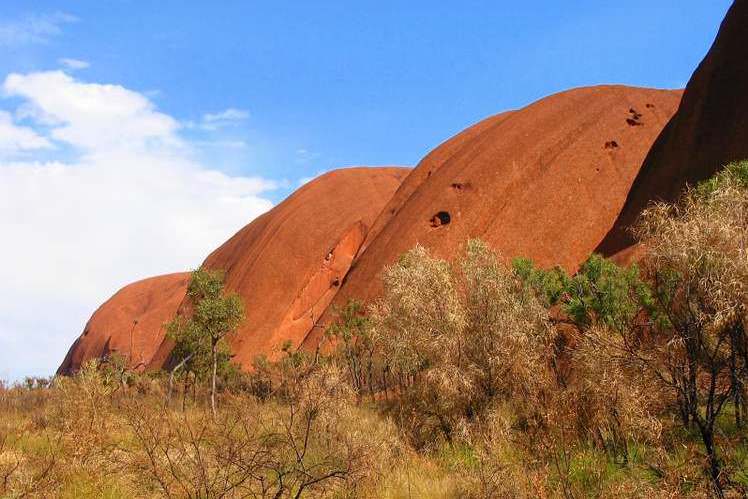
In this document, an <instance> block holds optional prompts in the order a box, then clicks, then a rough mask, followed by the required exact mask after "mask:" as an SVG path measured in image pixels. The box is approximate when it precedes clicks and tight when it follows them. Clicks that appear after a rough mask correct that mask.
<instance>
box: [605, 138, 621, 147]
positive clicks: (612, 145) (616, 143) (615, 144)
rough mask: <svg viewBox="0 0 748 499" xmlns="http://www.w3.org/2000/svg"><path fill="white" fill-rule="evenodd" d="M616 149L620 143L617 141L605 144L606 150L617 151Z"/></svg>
mask: <svg viewBox="0 0 748 499" xmlns="http://www.w3.org/2000/svg"><path fill="white" fill-rule="evenodd" d="M616 147H618V142H616V141H615V140H610V141H608V142H606V143H605V149H615V148H616Z"/></svg>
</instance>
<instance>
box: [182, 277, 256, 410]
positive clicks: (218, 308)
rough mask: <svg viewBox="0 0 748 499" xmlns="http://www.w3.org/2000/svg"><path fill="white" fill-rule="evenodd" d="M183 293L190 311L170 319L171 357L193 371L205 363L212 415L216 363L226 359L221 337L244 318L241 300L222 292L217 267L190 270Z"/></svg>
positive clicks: (229, 332)
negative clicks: (188, 303)
mask: <svg viewBox="0 0 748 499" xmlns="http://www.w3.org/2000/svg"><path fill="white" fill-rule="evenodd" d="M187 297H188V299H189V302H190V305H191V308H192V314H191V315H190V316H189V317H188V318H184V317H177V318H176V319H174V321H172V322H171V323H170V324H169V326H168V331H169V334H170V336H171V337H172V338H173V339H174V341H175V349H174V354H175V355H177V356H176V357H175V358H180V359H181V361H180V364H178V366H179V365H186V364H190V365H191V367H192V369H195V370H196V372H197V370H204V369H205V367H206V364H207V365H208V366H209V370H210V373H211V374H210V376H211V388H210V406H211V410H212V412H213V417H214V418H215V417H216V379H217V377H218V367H219V363H220V361H221V360H224V362H226V363H228V354H227V348H226V347H225V345H224V339H225V338H226V336H227V335H229V334H231V333H232V332H234V331H235V330H236V328H237V327H238V326H239V324H240V323H241V322H242V320H243V319H244V304H243V303H242V300H241V298H240V297H239V295H237V294H236V293H230V294H226V293H225V292H224V288H223V273H222V272H221V271H216V270H214V271H211V270H207V269H203V268H199V269H197V270H196V271H194V272H193V273H192V279H191V280H190V284H189V287H188V288H187Z"/></svg>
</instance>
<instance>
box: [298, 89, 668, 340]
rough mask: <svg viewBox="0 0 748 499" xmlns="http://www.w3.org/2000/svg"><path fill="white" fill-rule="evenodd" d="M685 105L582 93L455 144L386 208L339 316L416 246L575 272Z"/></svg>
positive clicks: (651, 95) (477, 130)
mask: <svg viewBox="0 0 748 499" xmlns="http://www.w3.org/2000/svg"><path fill="white" fill-rule="evenodd" d="M680 96H681V93H680V91H669V90H652V89H645V88H632V87H624V86H598V87H588V88H579V89H575V90H570V91H567V92H562V93H559V94H556V95H553V96H550V97H547V98H545V99H542V100H540V101H538V102H535V103H533V104H531V105H529V106H527V107H525V108H523V109H521V110H518V111H513V112H509V113H504V114H500V115H497V116H494V117H491V118H488V119H487V120H484V121H483V122H481V123H479V124H477V125H475V126H473V127H471V128H468V129H467V130H465V131H464V132H462V133H460V134H458V135H457V136H456V137H454V138H453V139H450V140H449V141H447V142H445V143H444V144H442V145H441V146H439V147H438V148H436V149H435V150H434V151H433V152H432V153H431V154H429V155H428V156H426V158H425V159H424V160H423V161H422V162H421V163H420V164H419V165H418V166H417V167H416V168H415V170H414V171H413V172H412V173H411V174H410V175H409V176H408V178H407V179H406V180H405V182H403V185H402V186H400V188H399V189H398V191H397V193H396V194H395V196H394V197H393V198H392V199H391V200H390V202H389V203H388V204H387V206H386V207H385V209H384V211H383V212H382V214H381V215H380V217H379V219H378V220H377V222H376V223H375V226H374V229H373V230H372V231H371V232H370V234H369V236H368V237H367V240H366V242H365V243H364V250H363V251H362V252H361V254H360V255H359V257H358V258H357V259H356V263H355V267H354V269H352V271H351V272H350V274H349V276H348V278H347V279H346V282H345V284H344V285H343V287H342V289H341V291H340V293H339V294H338V295H337V297H336V298H335V302H334V303H335V305H342V304H343V303H345V301H346V300H348V299H350V298H356V299H358V300H362V301H368V300H371V299H372V298H374V297H375V296H376V295H377V294H378V292H379V291H380V289H381V283H380V282H381V281H380V279H379V274H380V272H381V270H382V268H383V267H384V266H386V265H389V264H391V263H393V262H394V261H395V260H396V259H397V257H398V255H400V254H402V253H403V252H405V251H407V250H408V249H410V248H412V247H413V246H414V245H415V244H416V243H420V244H422V245H424V246H426V247H428V248H430V249H431V250H432V251H433V252H434V253H435V254H436V255H438V256H442V257H448V258H449V257H452V256H454V255H455V254H456V253H457V252H459V251H460V248H461V246H462V245H463V244H464V242H465V241H466V240H467V239H468V238H473V237H480V238H482V239H483V240H485V241H487V242H488V243H489V244H490V245H491V246H492V247H494V248H496V249H497V250H499V251H500V252H501V253H502V254H503V255H505V256H506V257H507V258H511V257H515V256H520V255H521V256H527V257H530V258H532V259H534V260H535V261H536V262H538V264H539V265H542V266H552V265H556V264H560V265H562V266H563V267H565V268H566V269H567V270H569V271H573V270H574V269H575V268H576V267H577V265H579V264H580V263H581V262H582V261H583V260H584V259H585V258H586V257H587V256H588V255H589V254H590V253H591V252H592V251H593V250H594V249H595V247H596V246H597V245H598V244H599V243H600V241H601V240H602V239H603V237H604V236H605V234H606V233H607V232H608V231H609V229H610V228H611V226H612V225H613V222H614V221H615V219H616V216H617V215H618V213H619V211H620V210H621V207H622V206H623V203H624V201H625V199H626V195H627V193H628V191H629V188H630V187H631V183H632V182H633V180H634V178H635V177H636V175H637V173H638V171H639V168H640V167H641V164H642V161H643V159H644V157H645V156H646V154H647V152H648V151H649V148H650V147H651V145H652V143H653V142H654V140H655V138H656V137H657V136H658V134H659V133H660V131H661V130H662V128H663V126H664V125H665V123H667V122H668V120H669V119H670V117H671V116H672V115H673V113H674V112H675V109H676V108H677V106H678V102H679V101H680ZM331 314H332V309H331V310H330V311H328V313H327V314H326V315H325V316H324V317H323V318H322V320H321V321H320V324H319V325H320V326H321V327H320V328H316V329H315V331H314V332H313V334H311V335H310V336H309V337H308V338H307V339H306V342H305V344H306V346H307V347H309V348H313V347H314V346H315V345H316V343H317V342H318V341H319V336H320V335H319V332H320V331H321V330H322V329H323V326H324V324H326V323H327V322H328V321H329V319H330V316H331Z"/></svg>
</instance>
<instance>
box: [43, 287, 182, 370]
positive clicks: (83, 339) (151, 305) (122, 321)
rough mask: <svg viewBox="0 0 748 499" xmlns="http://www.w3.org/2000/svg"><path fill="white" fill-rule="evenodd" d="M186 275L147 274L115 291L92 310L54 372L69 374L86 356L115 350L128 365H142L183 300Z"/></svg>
mask: <svg viewBox="0 0 748 499" xmlns="http://www.w3.org/2000/svg"><path fill="white" fill-rule="evenodd" d="M189 277H190V275H189V273H180V274H169V275H163V276H158V277H151V278H149V279H145V280H142V281H138V282H135V283H133V284H130V285H128V286H125V287H124V288H122V289H121V290H119V291H117V293H116V294H115V295H114V296H112V297H111V298H110V299H109V300H107V301H106V302H105V303H104V304H103V305H101V306H100V307H99V309H98V310H97V311H96V312H95V313H94V314H93V316H92V317H91V319H90V320H89V321H88V324H86V327H85V328H84V329H83V333H82V334H81V335H80V336H79V337H78V339H77V340H75V342H74V343H73V345H72V346H71V347H70V350H69V351H68V354H67V356H65V360H63V361H62V364H61V365H60V367H59V369H58V370H57V373H58V374H70V373H72V372H75V371H77V370H78V369H79V368H80V366H81V365H82V364H83V363H84V362H85V361H87V360H90V359H94V358H104V357H107V356H109V355H110V354H113V353H115V352H116V353H119V354H120V355H122V356H123V357H124V358H125V360H126V361H127V363H128V365H129V366H130V367H131V368H133V369H143V368H145V367H146V366H147V365H149V364H150V363H151V361H152V359H153V355H154V354H155V353H156V351H157V349H158V347H159V345H160V344H161V342H162V341H163V339H164V336H165V334H166V331H165V328H164V325H165V324H166V323H167V322H169V321H170V320H171V319H172V317H174V314H176V312H177V308H178V307H179V305H180V304H181V303H182V300H184V295H185V293H186V292H187V284H188V283H189ZM131 340H132V343H131Z"/></svg>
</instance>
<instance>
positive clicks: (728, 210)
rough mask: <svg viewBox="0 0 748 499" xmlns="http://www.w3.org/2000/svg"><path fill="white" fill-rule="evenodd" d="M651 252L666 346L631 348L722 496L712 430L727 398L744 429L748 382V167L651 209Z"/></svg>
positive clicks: (645, 237) (737, 166)
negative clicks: (670, 403) (661, 387)
mask: <svg viewBox="0 0 748 499" xmlns="http://www.w3.org/2000/svg"><path fill="white" fill-rule="evenodd" d="M636 234H637V236H638V237H639V238H640V239H641V240H642V241H643V243H644V245H645V246H646V248H647V250H648V255H647V257H646V258H645V262H644V264H645V271H646V272H647V273H648V274H649V275H650V277H651V279H652V281H653V289H654V299H655V305H656V307H657V308H658V309H659V311H660V312H661V314H662V316H663V317H664V320H662V321H659V323H655V324H654V326H655V327H656V332H657V335H658V336H659V338H660V340H661V341H656V342H652V343H651V344H648V345H647V344H645V345H644V347H645V348H638V349H637V350H636V351H634V354H635V356H634V357H633V358H634V359H635V360H638V361H640V362H642V364H643V365H644V366H645V367H647V368H648V369H650V370H652V371H653V372H654V374H655V376H656V377H657V378H658V379H659V380H661V381H662V382H663V383H664V384H665V385H667V386H669V387H670V388H671V389H672V390H674V392H675V393H676V395H677V397H678V401H679V404H680V408H681V417H682V418H683V423H684V424H685V425H687V426H688V425H690V424H695V425H696V427H697V428H698V430H699V432H700V434H701V437H702V440H703V443H704V448H705V450H706V453H707V458H708V461H709V470H710V475H711V478H712V480H713V483H714V486H715V488H716V492H717V494H718V495H719V496H721V495H722V488H721V479H720V473H721V467H720V461H719V457H718V454H717V448H716V443H715V440H714V433H715V430H714V426H715V423H716V421H717V418H718V416H719V415H720V413H721V412H722V409H723V407H724V405H725V403H726V402H728V400H730V399H732V400H733V401H734V402H735V411H736V418H737V420H736V423H738V424H740V412H741V407H742V406H743V405H744V402H743V398H744V397H743V394H744V386H745V379H746V376H748V355H746V352H747V348H746V347H747V346H748V337H746V326H747V325H748V162H742V163H733V164H730V165H728V166H726V167H725V168H724V169H723V171H722V172H720V173H719V174H718V175H716V176H715V177H713V178H712V179H710V180H709V181H707V182H705V183H702V184H701V185H699V186H698V187H696V188H694V189H691V190H689V191H687V192H686V194H685V195H684V197H683V199H682V200H681V201H680V202H679V203H678V204H675V205H667V204H656V205H653V206H652V207H651V208H649V209H647V210H646V211H645V212H644V213H643V215H642V219H641V222H640V224H639V225H638V227H637V228H636Z"/></svg>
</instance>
